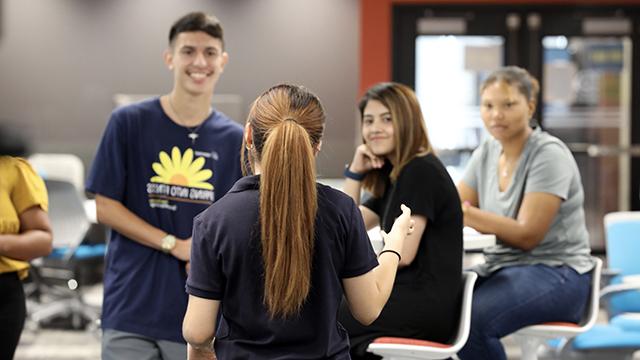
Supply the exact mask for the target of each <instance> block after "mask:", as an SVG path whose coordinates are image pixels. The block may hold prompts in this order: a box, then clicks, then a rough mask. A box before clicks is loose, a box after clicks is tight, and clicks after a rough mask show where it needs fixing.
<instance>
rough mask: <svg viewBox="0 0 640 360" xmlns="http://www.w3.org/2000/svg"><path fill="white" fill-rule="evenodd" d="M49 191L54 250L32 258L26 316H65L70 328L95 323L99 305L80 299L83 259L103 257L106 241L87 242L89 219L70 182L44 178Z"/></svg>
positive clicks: (36, 318) (35, 319)
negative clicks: (42, 256)
mask: <svg viewBox="0 0 640 360" xmlns="http://www.w3.org/2000/svg"><path fill="white" fill-rule="evenodd" d="M45 185H46V187H47V191H48V193H49V218H50V220H51V226H52V229H53V239H54V240H53V251H52V253H51V254H50V255H49V256H47V257H44V258H39V259H36V260H34V261H32V264H31V265H32V266H31V270H30V275H31V277H32V282H31V283H29V284H28V285H27V286H28V291H27V293H28V298H29V301H28V309H27V311H28V319H29V320H30V321H32V322H33V323H35V324H38V325H42V324H44V323H46V322H47V321H51V320H53V319H56V318H65V319H68V320H69V321H70V324H71V326H72V327H73V328H82V327H84V326H85V325H86V324H89V325H90V326H97V325H98V323H97V322H98V320H99V318H100V308H99V307H97V306H92V305H89V304H87V303H86V302H85V301H84V299H83V286H82V285H84V284H85V283H86V281H85V280H84V278H83V274H82V273H83V271H85V269H86V266H85V262H87V261H90V260H92V259H96V258H97V259H98V260H100V261H102V258H103V257H104V253H105V245H104V244H97V245H87V246H84V245H82V244H83V241H85V239H86V238H87V234H88V233H89V229H90V228H91V223H90V222H89V219H88V217H87V215H86V213H85V209H84V206H83V204H82V200H81V198H80V196H79V195H78V193H77V191H76V188H75V187H74V186H73V184H71V183H69V182H65V181H58V180H45Z"/></svg>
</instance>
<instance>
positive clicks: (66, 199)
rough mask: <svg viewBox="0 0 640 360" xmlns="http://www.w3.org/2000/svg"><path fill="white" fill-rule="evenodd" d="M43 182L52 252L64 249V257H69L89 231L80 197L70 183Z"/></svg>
mask: <svg viewBox="0 0 640 360" xmlns="http://www.w3.org/2000/svg"><path fill="white" fill-rule="evenodd" d="M44 182H45V185H46V187H47V192H48V193H49V219H50V220H51V227H52V229H53V247H54V250H55V249H66V250H65V256H67V257H70V256H71V255H73V251H74V250H75V249H76V248H77V247H78V245H80V243H81V242H82V240H83V239H84V237H85V235H86V233H87V231H88V230H89V227H90V223H89V219H88V218H87V214H86V212H85V210H84V206H83V204H82V200H81V199H80V195H79V194H78V192H77V191H76V188H75V187H74V186H73V185H72V184H71V183H70V182H66V181H58V180H48V179H45V181H44ZM67 253H69V254H67Z"/></svg>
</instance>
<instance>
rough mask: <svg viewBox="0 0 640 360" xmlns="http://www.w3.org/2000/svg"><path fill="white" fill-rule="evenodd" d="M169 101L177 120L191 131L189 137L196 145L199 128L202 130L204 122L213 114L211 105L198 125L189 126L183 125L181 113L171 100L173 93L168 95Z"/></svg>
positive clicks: (192, 143)
mask: <svg viewBox="0 0 640 360" xmlns="http://www.w3.org/2000/svg"><path fill="white" fill-rule="evenodd" d="M167 102H168V103H169V107H170V108H171V112H173V114H174V115H175V116H176V120H178V125H180V126H182V127H184V128H187V130H188V131H189V133H188V134H187V137H188V138H189V139H191V145H194V144H195V143H196V140H197V139H198V136H200V135H198V130H200V127H202V124H204V123H205V121H206V120H207V118H208V117H209V115H211V107H209V110H208V112H207V117H206V118H205V119H204V120H203V121H202V122H201V123H200V124H199V125H198V126H187V125H183V123H184V122H183V121H182V119H181V118H180V115H179V114H178V112H177V111H176V108H175V107H173V101H171V95H167Z"/></svg>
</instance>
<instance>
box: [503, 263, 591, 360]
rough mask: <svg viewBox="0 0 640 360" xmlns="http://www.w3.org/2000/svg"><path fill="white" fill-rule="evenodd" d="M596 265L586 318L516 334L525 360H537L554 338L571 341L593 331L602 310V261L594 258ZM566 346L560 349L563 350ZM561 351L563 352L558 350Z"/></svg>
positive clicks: (533, 328) (534, 327) (523, 330)
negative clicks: (546, 344)
mask: <svg viewBox="0 0 640 360" xmlns="http://www.w3.org/2000/svg"><path fill="white" fill-rule="evenodd" d="M594 260H595V262H596V265H595V266H594V268H593V270H592V271H591V296H590V297H589V301H588V303H587V308H586V312H585V317H584V319H582V321H581V322H580V323H578V324H575V323H570V322H549V323H544V324H538V325H531V326H527V327H524V328H522V329H520V330H518V331H517V332H515V333H514V337H515V339H516V340H517V341H518V343H520V348H521V349H522V358H521V359H523V360H536V359H537V358H538V348H539V347H540V345H542V343H543V342H544V341H545V340H550V339H554V338H563V339H570V338H573V337H575V336H577V335H578V334H581V333H584V332H586V331H587V330H589V329H591V328H592V327H593V325H594V324H595V323H596V320H597V319H598V311H599V309H600V274H601V272H602V260H600V259H598V258H594ZM563 347H564V344H562V345H561V346H559V347H558V349H562V348H563ZM558 351H561V350H558Z"/></svg>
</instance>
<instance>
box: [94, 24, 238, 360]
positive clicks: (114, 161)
mask: <svg viewBox="0 0 640 360" xmlns="http://www.w3.org/2000/svg"><path fill="white" fill-rule="evenodd" d="M164 61H165V64H166V65H167V67H168V68H169V70H171V71H173V76H174V85H173V89H172V90H171V92H170V93H169V94H166V95H163V96H160V97H159V98H153V99H149V100H145V101H142V102H140V103H136V104H133V105H129V106H125V107H122V108H118V109H116V110H114V112H113V113H112V114H111V118H110V120H109V123H108V125H107V128H106V130H105V132H104V135H103V138H102V141H101V143H100V146H99V147H98V151H97V154H96V157H95V159H94V162H93V165H92V168H91V172H90V174H89V178H88V180H87V191H89V192H91V193H94V194H95V196H96V205H97V212H98V221H100V222H101V223H104V224H106V225H108V226H110V227H111V228H112V229H113V231H112V232H111V237H110V242H109V247H108V251H107V257H106V271H105V276H104V304H103V314H102V327H103V329H104V333H103V340H102V357H103V359H143V358H144V359H185V358H186V346H185V343H184V340H183V338H182V334H181V325H182V318H183V316H184V313H185V309H186V305H187V295H186V294H185V292H184V286H185V280H186V276H187V269H188V266H189V260H190V251H191V228H192V224H193V218H194V217H195V215H197V214H198V213H200V212H201V211H203V210H204V209H206V208H207V207H208V206H209V205H210V204H212V203H213V202H214V201H215V200H217V199H219V198H221V197H222V196H223V195H224V194H225V193H226V192H227V191H228V190H229V189H230V188H231V186H232V185H233V184H234V182H235V181H236V180H237V179H238V178H240V177H241V170H240V159H239V156H240V149H241V144H242V127H241V126H240V125H238V124H236V123H234V122H233V121H232V120H230V119H229V118H228V117H227V116H225V115H224V114H222V113H220V112H218V111H216V110H215V109H212V108H211V98H212V96H213V91H214V87H215V85H216V83H217V81H218V78H219V77H220V74H221V73H222V71H223V69H224V67H225V65H226V63H227V61H228V55H227V53H226V52H225V51H224V42H223V30H222V27H221V25H220V23H219V22H218V20H217V19H216V18H215V17H213V16H210V15H206V14H204V13H199V12H198V13H190V14H187V15H185V16H184V17H182V18H180V19H179V20H178V21H177V22H176V23H175V24H174V25H173V26H172V28H171V30H170V33H169V48H168V49H167V50H166V51H165V53H164Z"/></svg>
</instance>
